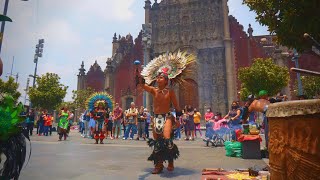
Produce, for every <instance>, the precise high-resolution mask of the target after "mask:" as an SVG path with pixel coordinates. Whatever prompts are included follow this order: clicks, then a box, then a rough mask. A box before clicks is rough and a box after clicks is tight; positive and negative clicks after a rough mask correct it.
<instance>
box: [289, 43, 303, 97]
mask: <svg viewBox="0 0 320 180" xmlns="http://www.w3.org/2000/svg"><path fill="white" fill-rule="evenodd" d="M291 60H292V61H293V62H294V63H295V67H296V68H299V54H298V52H297V50H296V49H293V57H292V58H291ZM297 81H298V94H299V96H301V95H303V89H302V82H301V77H300V73H297Z"/></svg>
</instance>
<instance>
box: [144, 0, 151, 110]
mask: <svg viewBox="0 0 320 180" xmlns="http://www.w3.org/2000/svg"><path fill="white" fill-rule="evenodd" d="M144 9H145V15H144V16H145V24H146V26H147V25H148V24H150V23H151V21H150V10H151V1H150V0H146V1H145V6H144ZM144 48H145V50H144V53H146V54H145V55H144V56H145V57H144V58H145V59H146V62H147V63H149V62H150V47H149V46H148V42H146V43H145V47H144ZM144 65H146V64H144ZM145 93H146V108H147V109H148V110H149V111H150V112H151V111H152V109H151V98H152V97H151V94H149V93H147V92H145Z"/></svg>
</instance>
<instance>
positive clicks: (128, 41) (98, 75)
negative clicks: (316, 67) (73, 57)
mask: <svg viewBox="0 0 320 180" xmlns="http://www.w3.org/2000/svg"><path fill="white" fill-rule="evenodd" d="M112 45H113V46H112V54H113V56H112V57H111V58H108V59H107V60H106V67H105V69H104V70H102V69H101V67H100V66H99V65H98V63H97V61H96V62H95V63H94V64H93V65H91V67H90V69H89V71H88V73H85V71H86V70H85V69H84V62H82V64H81V68H80V69H79V74H78V88H77V89H78V90H80V89H86V88H87V87H91V88H93V89H94V90H95V91H106V92H108V93H109V94H111V95H112V96H113V97H114V99H115V101H116V102H118V103H120V104H121V106H122V108H128V107H130V103H131V102H132V101H134V102H136V104H137V105H139V106H140V105H142V93H141V90H140V91H138V90H137V88H136V85H135V70H136V68H137V67H135V65H134V64H133V62H134V61H135V60H137V59H142V56H143V54H142V44H141V33H140V34H139V35H138V37H137V38H136V39H135V40H134V41H133V38H132V36H131V35H130V34H128V35H127V36H126V37H124V36H120V35H119V36H118V37H117V35H116V34H114V37H113V42H112ZM138 68H139V70H141V67H138Z"/></svg>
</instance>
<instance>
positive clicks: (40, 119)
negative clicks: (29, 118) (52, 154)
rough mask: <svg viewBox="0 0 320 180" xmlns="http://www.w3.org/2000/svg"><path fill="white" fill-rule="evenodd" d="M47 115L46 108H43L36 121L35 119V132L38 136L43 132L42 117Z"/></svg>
mask: <svg viewBox="0 0 320 180" xmlns="http://www.w3.org/2000/svg"><path fill="white" fill-rule="evenodd" d="M46 116H47V110H45V109H44V110H43V111H42V113H41V115H40V117H39V119H38V121H37V124H38V127H37V133H38V136H41V134H42V133H43V132H44V119H45V118H46Z"/></svg>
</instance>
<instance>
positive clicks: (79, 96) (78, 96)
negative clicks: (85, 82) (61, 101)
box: [72, 88, 95, 110]
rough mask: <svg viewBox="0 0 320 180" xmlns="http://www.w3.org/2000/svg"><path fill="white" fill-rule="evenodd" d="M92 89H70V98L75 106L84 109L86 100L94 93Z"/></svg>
mask: <svg viewBox="0 0 320 180" xmlns="http://www.w3.org/2000/svg"><path fill="white" fill-rule="evenodd" d="M94 92H95V91H94V89H92V88H87V89H84V90H77V91H72V99H73V101H74V104H75V106H76V107H77V108H81V109H83V110H84V109H86V100H87V99H88V98H89V97H90V95H91V94H92V93H94Z"/></svg>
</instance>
